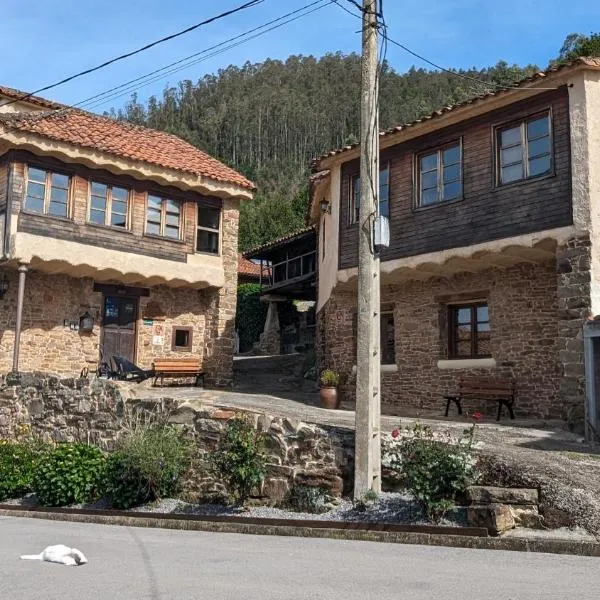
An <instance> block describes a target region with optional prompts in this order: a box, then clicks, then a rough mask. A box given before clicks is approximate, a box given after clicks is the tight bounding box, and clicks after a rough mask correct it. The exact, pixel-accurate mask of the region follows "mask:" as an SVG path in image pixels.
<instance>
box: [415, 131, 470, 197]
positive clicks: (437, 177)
mask: <svg viewBox="0 0 600 600" xmlns="http://www.w3.org/2000/svg"><path fill="white" fill-rule="evenodd" d="M417 164H418V167H417V170H418V173H417V175H418V198H417V204H418V206H431V205H433V204H439V203H441V202H447V201H449V200H457V199H458V198H460V197H461V196H462V150H461V146H460V143H459V142H457V143H453V144H451V145H448V146H444V147H442V148H438V149H437V150H434V151H432V152H426V153H424V154H421V155H419V157H418V163H417Z"/></svg>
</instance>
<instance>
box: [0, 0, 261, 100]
mask: <svg viewBox="0 0 600 600" xmlns="http://www.w3.org/2000/svg"><path fill="white" fill-rule="evenodd" d="M262 2H264V0H250V1H249V2H246V3H245V4H242V5H241V6H238V7H236V8H232V9H231V10H228V11H225V12H222V13H220V14H218V15H215V16H214V17H210V18H209V19H205V20H204V21H201V22H200V23H196V24H195V25H192V26H190V27H187V28H186V29H182V30H181V31H178V32H176V33H173V34H171V35H168V36H166V37H163V38H161V39H159V40H156V41H154V42H151V43H150V44H146V45H145V46H142V47H141V48H138V49H137V50H132V51H131V52H127V53H126V54H121V55H120V56H117V57H115V58H111V59H110V60H107V61H105V62H103V63H101V64H99V65H97V66H95V67H91V68H89V69H86V70H84V71H80V72H79V73H76V74H75V75H71V76H70V77H66V78H65V79H62V80H61V81H57V82H56V83H52V84H50V85H47V86H45V87H41V88H39V89H37V90H34V91H33V92H29V93H28V94H24V95H23V96H22V97H21V98H17V99H15V100H11V101H10V102H7V103H6V104H4V105H3V106H8V105H10V104H13V103H15V102H22V101H23V100H26V99H27V98H30V97H31V96H35V95H36V94H39V93H40V92H45V91H46V90H50V89H52V88H55V87H58V86H59V85H63V84H65V83H67V82H69V81H73V79H77V78H78V77H82V76H83V75H88V74H89V73H93V72H94V71H98V70H100V69H103V68H104V67H107V66H108V65H111V64H113V63H115V62H118V61H120V60H123V59H125V58H129V57H130V56H134V55H135V54H139V53H140V52H144V51H145V50H148V49H149V48H152V47H154V46H157V45H158V44H163V43H164V42H167V41H169V40H172V39H174V38H177V37H179V36H181V35H184V34H186V33H189V32H190V31H194V30H195V29H198V28H199V27H202V26H204V25H208V24H209V23H213V22H214V21H218V20H220V19H223V18H225V17H228V16H230V15H233V14H235V13H237V12H240V11H242V10H244V9H246V8H250V7H252V6H256V5H257V4H260V3H262Z"/></svg>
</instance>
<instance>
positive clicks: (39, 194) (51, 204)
mask: <svg viewBox="0 0 600 600" xmlns="http://www.w3.org/2000/svg"><path fill="white" fill-rule="evenodd" d="M69 183H70V178H69V176H68V175H62V174H61V173H54V172H52V171H46V170H44V169H38V168H37V167H27V193H26V194H25V210H28V211H31V212H35V213H40V214H48V215H53V216H55V217H68V216H69Z"/></svg>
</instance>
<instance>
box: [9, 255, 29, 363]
mask: <svg viewBox="0 0 600 600" xmlns="http://www.w3.org/2000/svg"><path fill="white" fill-rule="evenodd" d="M26 275H27V266H26V265H21V266H20V267H19V290H18V292H17V322H16V324H15V347H14V350H13V365H12V372H13V373H18V372H19V346H20V343H21V323H22V321H23V298H24V297H25V277H26Z"/></svg>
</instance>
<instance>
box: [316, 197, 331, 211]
mask: <svg viewBox="0 0 600 600" xmlns="http://www.w3.org/2000/svg"><path fill="white" fill-rule="evenodd" d="M319 207H320V208H321V212H322V213H323V214H325V213H330V212H331V204H329V202H328V201H327V200H325V198H323V200H321V202H320V203H319Z"/></svg>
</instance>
